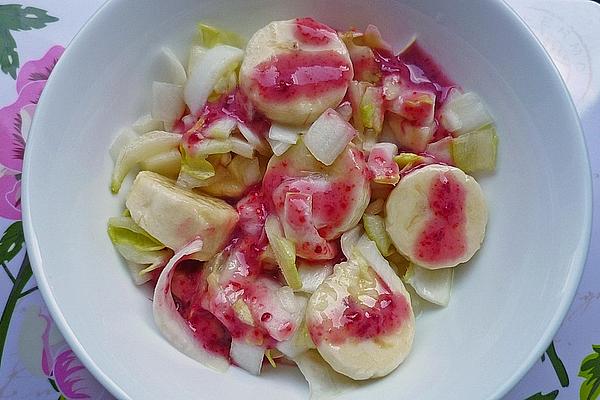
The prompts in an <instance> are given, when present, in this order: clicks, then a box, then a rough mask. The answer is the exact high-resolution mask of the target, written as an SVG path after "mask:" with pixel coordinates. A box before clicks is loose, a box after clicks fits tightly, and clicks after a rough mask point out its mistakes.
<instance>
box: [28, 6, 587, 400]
mask: <svg viewBox="0 0 600 400" xmlns="http://www.w3.org/2000/svg"><path fill="white" fill-rule="evenodd" d="M296 16H314V17H317V18H319V19H321V20H323V21H324V22H326V23H329V24H332V25H333V26H336V27H351V26H356V27H359V28H362V27H364V26H366V24H368V23H375V24H377V25H378V26H379V27H380V28H381V30H382V32H383V34H384V37H385V38H387V39H390V40H391V41H392V42H394V43H395V44H396V45H397V46H399V45H401V44H402V43H403V42H404V41H405V40H406V39H407V38H408V37H409V35H411V34H413V33H417V34H418V35H419V38H420V40H421V42H422V43H423V45H424V46H425V48H426V49H427V50H429V51H430V52H431V53H432V54H433V55H434V57H435V58H436V59H437V60H438V61H439V62H440V63H441V65H443V67H444V68H445V70H446V71H447V72H448V74H449V75H450V76H451V77H453V78H454V79H455V80H456V81H457V82H458V83H460V84H461V85H462V86H463V87H464V88H468V89H470V90H474V91H476V92H478V93H479V94H480V95H481V96H482V97H483V98H484V99H485V100H486V102H487V103H488V105H489V107H490V108H491V110H492V112H493V114H494V116H495V118H496V121H497V126H498V132H499V135H500V152H499V163H498V169H497V172H496V173H495V174H493V175H491V176H487V177H483V178H482V179H481V184H482V186H483V188H484V191H485V194H486V196H487V199H488V204H489V210H490V223H489V230H488V233H487V238H486V241H485V244H484V246H483V249H482V250H481V251H480V252H479V253H478V254H477V256H476V257H475V258H474V259H473V260H472V262H470V263H469V264H468V265H465V266H462V267H460V268H459V269H458V271H457V272H458V273H457V275H456V276H455V287H454V293H453V297H452V300H451V302H450V305H449V306H448V308H446V309H439V310H435V311H432V312H429V313H427V314H426V315H424V316H423V317H422V318H421V319H420V320H419V321H418V323H417V334H416V340H415V343H414V349H413V352H412V354H411V355H410V356H409V358H408V360H407V361H406V362H405V363H404V364H403V365H402V366H401V367H400V368H398V369H397V370H396V371H395V372H394V373H392V374H391V375H390V376H388V377H386V378H384V379H381V380H377V381H374V382H372V383H371V384H369V385H367V386H365V387H363V388H361V389H359V390H356V391H355V392H352V393H349V394H348V395H347V396H345V397H344V398H347V399H365V398H370V399H375V398H379V399H387V398H391V397H393V398H396V399H420V400H429V399H442V398H443V399H446V400H451V399H460V400H464V399H477V400H479V399H497V398H500V397H501V396H502V395H503V394H504V393H506V392H507V390H508V389H510V388H511V386H512V385H513V384H515V383H516V382H517V381H518V379H519V378H520V377H521V376H522V375H523V374H524V373H525V372H526V371H527V369H528V368H529V367H530V366H531V365H532V363H533V362H534V361H535V359H536V358H537V357H538V356H539V355H540V354H541V353H542V352H543V350H544V349H545V347H546V346H547V345H548V343H549V341H550V339H551V338H552V336H553V334H554V332H555V331H556V329H557V328H558V326H559V324H560V322H561V320H562V318H563V317H564V315H565V312H566V310H567V308H568V306H569V304H570V302H571V299H572V297H573V294H574V292H575V289H576V286H577V283H578V281H579V277H580V274H581V270H582V267H583V263H584V260H585V256H586V251H587V244H588V238H589V231H590V215H591V200H590V199H591V189H590V188H591V185H590V175H589V169H588V162H587V158H586V152H585V146H584V143H583V136H582V133H581V130H580V127H579V123H578V120H577V116H576V113H575V110H574V108H573V105H572V103H571V100H570V98H569V95H568V93H567V91H566V89H565V86H564V84H563V83H562V81H561V79H560V78H559V75H558V73H557V71H556V69H555V67H554V66H553V65H552V63H551V62H550V59H549V58H548V56H547V55H546V53H545V52H544V51H543V49H542V48H541V46H540V45H539V43H538V42H537V41H536V40H535V39H534V37H533V35H532V34H531V33H530V31H529V30H528V29H527V28H526V27H525V25H524V24H523V23H522V22H521V21H520V20H519V19H518V18H517V17H516V15H515V14H514V13H513V12H512V11H511V10H510V9H509V8H508V7H507V6H506V5H505V4H503V3H502V2H500V1H479V0H473V1H464V0H462V1H460V0H452V1H437V0H427V1H424V0H407V1H402V2H399V1H392V0H370V1H365V0H344V1H327V2H322V1H316V0H307V1H291V0H290V1H276V0H256V1H244V0H232V1H220V0H204V1H200V0H177V1H168V2H167V1H160V0H152V1H151V0H147V1H127V0H114V1H110V2H108V3H107V4H106V5H105V6H104V7H103V8H102V9H101V10H100V11H99V12H98V13H97V14H96V15H95V16H94V17H93V18H92V20H91V21H90V22H89V23H88V24H87V25H86V27H85V28H84V29H83V30H82V31H81V32H80V33H79V35H78V36H77V38H76V39H75V40H74V41H73V43H72V44H71V45H70V46H69V48H68V49H67V50H66V52H65V54H64V55H63V57H62V58H61V60H60V61H59V63H58V65H57V66H56V68H55V70H54V72H53V74H52V76H51V78H50V80H49V81H48V84H47V86H46V89H45V91H44V94H43V95H42V98H41V100H40V104H39V106H38V109H37V112H36V115H35V119H34V122H33V127H32V131H31V134H30V138H29V143H28V144H27V154H26V160H25V172H24V187H23V211H24V219H25V233H26V238H27V244H28V249H29V254H30V258H31V261H32V263H33V267H34V272H35V276H36V278H37V280H38V284H39V286H40V289H41V292H42V294H43V296H44V299H45V300H46V302H47V303H48V307H49V308H50V311H51V313H52V316H53V317H54V319H55V320H56V322H57V324H58V326H59V327H60V328H61V330H62V332H63V334H64V336H65V337H66V339H67V341H68V342H69V344H70V345H71V346H72V347H73V350H74V351H75V352H76V354H77V355H78V356H79V357H80V358H81V360H82V361H83V362H84V364H85V365H86V366H87V367H88V368H89V369H90V370H91V372H92V373H93V374H94V375H95V376H96V377H97V378H98V379H99V380H100V382H102V383H103V384H104V385H105V386H106V387H107V388H108V389H109V390H110V391H111V392H112V393H113V394H114V395H115V396H117V397H119V398H122V399H144V400H152V399H161V400H162V399H190V398H199V397H201V398H203V399H217V398H219V399H233V398H250V399H255V398H261V399H281V398H285V399H290V400H291V399H306V398H307V393H308V390H307V386H306V384H305V382H304V381H303V378H302V377H301V375H300V374H299V373H298V372H297V371H295V370H294V369H292V368H277V369H276V370H270V369H268V368H267V369H266V370H267V372H266V373H265V374H264V375H263V376H261V377H258V378H257V377H253V376H250V375H248V374H246V373H245V372H244V371H242V370H240V369H237V368H232V369H230V371H229V372H228V373H226V374H218V373H214V372H211V371H209V370H207V369H205V368H203V367H202V366H200V365H199V364H197V363H196V362H194V361H192V360H191V359H189V358H187V357H186V356H184V355H182V354H181V353H179V352H178V351H177V350H175V349H174V348H173V347H172V346H171V345H170V344H169V343H168V342H167V341H166V340H165V339H163V337H162V336H161V335H160V333H159V332H158V330H157V329H156V327H155V326H154V323H153V320H152V312H151V304H150V301H149V300H148V296H147V293H143V291H141V290H139V289H137V288H136V287H135V286H134V285H133V284H132V282H131V279H130V277H129V275H128V272H127V271H126V269H125V268H124V267H123V263H122V261H121V259H120V258H119V256H118V255H117V253H116V252H115V251H114V249H113V247H112V246H111V243H110V241H109V239H108V237H107V235H106V221H107V218H108V217H109V216H111V215H116V214H117V213H118V212H119V211H120V207H121V206H122V203H121V202H120V201H122V198H119V199H117V198H115V197H113V196H112V195H111V193H110V191H109V188H108V187H109V177H110V172H111V168H112V162H111V160H110V158H109V155H108V147H109V145H110V143H111V141H112V140H113V138H114V137H115V135H116V132H117V130H118V129H119V128H120V127H121V126H123V125H126V124H128V123H131V122H132V121H133V120H134V119H135V118H136V117H137V116H138V115H140V114H141V113H142V112H145V111H147V110H148V109H149V101H148V99H149V97H150V96H149V94H150V88H151V81H152V80H153V77H154V75H153V74H154V72H156V71H155V66H154V65H153V61H154V57H155V54H156V52H157V51H158V49H159V48H160V46H161V45H168V46H170V47H172V48H173V49H175V51H176V52H177V53H179V55H181V56H184V54H185V49H186V48H187V47H188V46H189V45H190V40H191V39H192V37H193V34H194V26H195V23H196V22H197V21H198V20H206V21H209V22H211V23H214V24H217V25H220V26H223V27H229V28H231V29H233V30H236V31H238V32H240V33H242V34H247V35H249V34H251V33H252V32H253V31H255V30H256V29H258V28H259V27H261V26H263V25H264V24H266V23H267V22H269V21H271V20H278V19H288V18H293V17H296Z"/></svg>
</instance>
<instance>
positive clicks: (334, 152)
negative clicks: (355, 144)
mask: <svg viewBox="0 0 600 400" xmlns="http://www.w3.org/2000/svg"><path fill="white" fill-rule="evenodd" d="M356 133H357V132H356V130H355V129H354V127H353V126H352V125H350V124H349V123H348V122H346V121H345V120H344V118H342V117H341V116H340V115H339V114H338V113H337V112H336V111H335V110H332V109H331V108H329V109H327V110H325V112H324V113H323V114H321V116H320V117H319V118H317V120H316V121H315V122H313V124H312V125H311V126H310V128H309V129H308V132H306V134H305V135H304V144H305V145H306V148H307V149H308V150H309V151H310V152H311V154H312V155H313V156H314V157H315V158H316V159H317V160H319V161H320V162H322V163H323V164H325V165H331V164H333V162H334V161H335V159H336V158H337V157H338V156H339V155H340V153H341V152H342V151H344V149H345V148H346V146H347V145H348V143H350V141H351V140H352V139H353V138H354V136H356Z"/></svg>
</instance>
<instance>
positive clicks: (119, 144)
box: [108, 128, 138, 162]
mask: <svg viewBox="0 0 600 400" xmlns="http://www.w3.org/2000/svg"><path fill="white" fill-rule="evenodd" d="M137 138H138V134H137V132H136V131H134V130H133V129H131V128H123V129H121V130H120V131H119V134H118V135H117V137H116V138H115V140H114V141H113V142H112V144H111V145H110V149H109V150H108V152H109V154H110V158H112V160H113V162H116V161H117V158H118V157H119V153H121V150H122V149H123V148H124V147H125V146H127V145H128V144H130V143H132V142H133V141H135V140H136V139H137Z"/></svg>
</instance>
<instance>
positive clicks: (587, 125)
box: [0, 0, 600, 400]
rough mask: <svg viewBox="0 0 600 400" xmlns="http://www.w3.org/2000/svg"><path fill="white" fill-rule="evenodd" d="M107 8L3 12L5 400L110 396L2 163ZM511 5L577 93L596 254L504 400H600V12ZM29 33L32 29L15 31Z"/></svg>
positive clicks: (91, 1) (16, 173)
mask: <svg viewBox="0 0 600 400" xmlns="http://www.w3.org/2000/svg"><path fill="white" fill-rule="evenodd" d="M102 3H103V0H86V1H81V0H29V1H28V2H27V3H26V4H23V5H22V6H23V7H34V8H32V9H23V8H21V6H19V5H0V47H2V49H0V65H1V67H2V72H0V107H1V108H0V237H1V239H0V263H1V264H2V267H3V269H4V271H3V272H0V307H4V308H3V312H2V317H1V319H0V400H1V399H84V398H91V399H111V398H112V397H111V396H110V395H109V394H108V393H107V392H106V391H105V390H104V389H103V388H102V387H101V386H100V385H99V384H98V383H97V382H96V381H95V380H94V378H93V377H92V376H91V375H90V374H89V373H88V372H87V371H86V369H85V368H84V367H83V365H82V364H81V363H80V362H79V360H77V358H76V357H75V355H74V354H73V352H72V351H71V350H70V349H69V347H68V346H67V345H66V343H65V341H64V339H63V338H62V336H61V335H60V333H59V332H58V329H57V328H56V326H55V325H54V323H53V322H52V320H51V318H50V317H49V314H48V310H47V309H46V307H45V305H44V302H43V300H42V298H41V296H40V294H39V291H38V290H37V286H36V283H35V279H34V278H33V277H32V276H31V268H30V266H29V263H28V260H27V257H26V254H25V246H24V243H23V235H22V229H21V223H20V218H21V212H20V201H19V199H20V173H21V165H20V163H18V164H14V163H10V162H6V161H4V160H6V159H7V157H6V156H4V155H5V154H7V151H12V152H14V151H16V152H22V151H23V148H24V146H25V143H26V140H27V133H28V128H29V124H30V122H31V116H32V115H33V112H34V110H35V103H36V102H37V99H38V98H39V94H40V93H41V91H42V89H43V87H44V84H45V81H46V79H47V78H48V75H49V73H50V72H51V70H52V68H53V66H54V64H55V63H56V60H57V59H58V58H59V57H60V55H61V54H62V51H63V48H64V46H66V45H67V44H68V43H69V41H70V40H71V39H72V38H73V36H74V35H75V34H76V33H77V31H78V30H79V29H80V28H81V27H82V26H83V24H84V23H85V21H86V20H87V19H88V18H89V17H90V16H91V15H92V14H93V13H94V12H95V11H96V10H97V9H98V7H100V5H101V4H102ZM509 3H510V5H511V6H512V7H514V9H515V10H516V11H517V13H519V14H520V15H521V16H522V18H523V19H524V20H525V21H526V22H527V23H528V24H529V26H530V27H531V29H532V30H533V31H534V33H535V34H536V35H537V36H538V38H539V39H540V41H541V42H542V43H543V45H544V46H545V47H546V49H547V50H548V53H549V54H550V56H551V57H552V59H553V60H554V61H555V63H556V65H557V67H558V69H559V70H560V73H561V75H562V76H563V78H564V80H565V82H566V84H567V86H568V88H569V90H570V92H571V95H572V97H573V100H574V102H575V104H576V107H577V110H578V112H579V114H580V117H581V121H582V124H583V128H584V132H585V136H586V140H587V146H588V152H589V156H590V161H591V169H592V176H593V189H594V193H595V194H596V195H595V197H594V211H595V212H594V217H593V222H592V239H591V243H590V250H589V254H588V259H587V263H586V266H585V270H584V273H583V278H582V281H581V283H580V285H579V288H578V291H577V294H576V296H575V299H574V301H573V304H572V305H571V308H570V310H569V312H568V314H567V317H566V318H565V320H564V321H563V323H562V325H561V327H560V329H559V331H558V332H557V334H556V336H555V338H554V340H553V342H552V344H551V345H550V347H549V348H548V350H547V351H546V353H545V354H544V355H543V356H542V357H541V358H540V360H538V361H537V362H536V363H535V365H534V366H533V367H532V369H531V370H530V371H529V372H528V373H527V375H525V377H524V378H523V379H522V380H521V381H520V382H519V383H518V384H517V385H516V386H515V387H514V388H513V390H512V391H511V392H510V393H509V394H508V395H507V396H506V397H505V400H522V399H538V400H543V399H555V398H557V399H576V398H581V399H586V400H594V399H598V398H599V397H600V270H599V269H598V268H595V267H597V265H598V264H599V263H600V240H599V239H600V219H599V218H600V196H598V190H599V189H600V186H599V184H600V183H599V182H600V134H599V133H600V132H599V127H600V40H599V39H598V38H600V26H598V23H597V22H598V21H600V6H598V4H596V3H593V2H591V1H586V0H545V1H541V0H510V1H509ZM2 8H4V11H9V12H8V13H6V14H5V13H3V11H2ZM12 12H15V13H16V15H18V14H19V13H23V14H32V15H33V18H35V21H33V22H32V20H31V18H11V17H8V18H7V17H5V15H7V14H12ZM27 25H30V27H31V28H33V29H30V30H19V29H17V28H23V29H24V28H28V26H27ZM11 41H14V44H13V43H11ZM11 45H12V46H11ZM12 47H15V48H16V54H14V53H13V54H12V64H11V63H10V62H9V59H8V58H7V57H5V54H11V53H10V52H11V49H12ZM6 51H8V52H9V53H6ZM17 54H18V56H17ZM15 132H16V134H17V136H16V138H17V139H18V140H16V141H15V140H14V139H15V137H14V136H13V134H14V133H15ZM19 135H20V136H19ZM9 140H10V143H13V144H11V145H10V146H9ZM14 143H17V144H16V145H14ZM5 164H6V165H5ZM593 346H595V347H593Z"/></svg>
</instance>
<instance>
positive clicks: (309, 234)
mask: <svg viewBox="0 0 600 400" xmlns="http://www.w3.org/2000/svg"><path fill="white" fill-rule="evenodd" d="M263 190H264V193H265V196H266V198H267V199H268V201H269V202H272V206H273V210H274V211H275V212H276V213H277V215H278V216H279V218H280V220H281V222H282V224H283V225H284V228H285V232H286V238H287V239H289V240H292V241H294V242H295V243H296V254H297V255H298V256H299V257H302V258H306V259H309V260H324V259H332V258H333V257H334V256H335V254H336V253H337V249H336V248H334V246H333V244H331V243H329V242H326V241H331V240H334V239H337V238H338V237H340V236H341V234H342V233H343V232H345V231H347V230H348V229H350V228H352V227H353V226H355V225H356V224H357V223H358V221H359V220H360V218H361V217H362V214H363V212H364V210H365V208H366V207H367V205H368V204H369V199H370V195H371V193H370V185H369V176H368V170H367V165H366V161H365V158H364V155H363V153H362V152H361V151H360V150H358V149H356V148H355V147H354V146H353V145H352V144H350V145H348V146H346V148H345V149H344V151H342V153H341V154H340V155H339V157H338V158H337V159H336V160H335V162H334V163H333V164H331V165H330V166H326V165H324V164H322V163H321V162H319V161H317V159H316V158H314V156H313V155H312V154H311V153H310V151H308V149H307V148H306V146H305V145H304V143H303V142H302V141H301V140H299V141H298V143H297V144H295V145H293V146H292V147H290V149H289V150H288V151H287V152H286V153H285V154H283V155H281V156H279V157H275V156H274V157H272V158H271V160H270V161H269V164H268V166H267V170H266V172H265V175H264V178H263ZM296 197H298V198H296ZM300 197H303V198H304V200H305V201H304V207H303V209H304V211H306V212H304V213H301V212H300V211H302V210H300V208H301V207H300V206H299V203H300V201H299V200H300V199H299V198H300ZM296 200H298V201H296ZM291 202H293V204H291ZM295 205H296V206H298V207H296V208H297V210H296V211H298V212H294V213H292V212H291V211H293V210H291V209H292V208H294V207H292V206H295ZM286 211H287V212H286ZM292 234H293V235H292Z"/></svg>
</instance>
